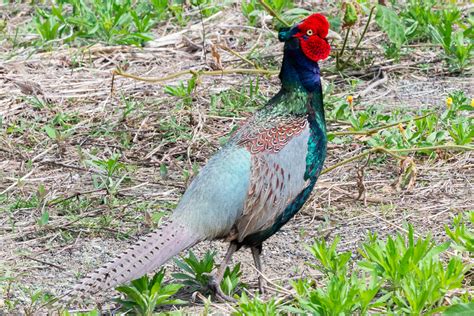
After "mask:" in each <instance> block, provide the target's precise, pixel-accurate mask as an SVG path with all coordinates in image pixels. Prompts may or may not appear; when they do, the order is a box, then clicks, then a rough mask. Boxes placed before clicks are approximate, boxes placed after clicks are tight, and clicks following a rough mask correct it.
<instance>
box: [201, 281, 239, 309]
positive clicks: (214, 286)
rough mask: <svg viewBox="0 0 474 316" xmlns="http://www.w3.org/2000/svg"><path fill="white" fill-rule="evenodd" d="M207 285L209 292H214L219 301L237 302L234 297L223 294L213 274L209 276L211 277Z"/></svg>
mask: <svg viewBox="0 0 474 316" xmlns="http://www.w3.org/2000/svg"><path fill="white" fill-rule="evenodd" d="M208 287H209V289H210V290H211V292H212V293H213V294H214V296H215V297H216V298H217V300H219V301H221V302H232V303H236V302H237V300H236V299H235V298H233V297H231V296H229V295H227V294H225V293H224V292H223V291H222V289H221V286H220V284H219V283H218V282H217V280H216V278H215V277H214V276H211V278H210V279H209V284H208Z"/></svg>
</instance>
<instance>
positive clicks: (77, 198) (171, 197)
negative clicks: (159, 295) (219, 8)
mask: <svg viewBox="0 0 474 316" xmlns="http://www.w3.org/2000/svg"><path fill="white" fill-rule="evenodd" d="M18 19H21V17H18ZM191 24H192V23H191ZM240 25H245V21H244V18H243V17H241V16H240V15H239V14H238V12H236V11H235V10H233V9H231V10H228V11H224V12H220V13H219V14H217V15H215V16H213V17H212V18H210V19H208V20H207V21H206V23H205V29H206V43H205V47H206V49H205V53H204V51H203V49H202V41H201V36H202V26H201V24H200V23H199V22H197V21H196V24H195V26H191V27H189V28H188V29H186V31H184V32H182V33H180V32H179V29H175V28H172V27H169V26H168V28H164V27H163V28H160V29H158V30H155V31H156V35H157V40H155V41H154V42H153V43H151V44H150V45H147V46H146V47H144V48H134V47H124V46H113V47H105V46H101V45H96V46H93V47H89V48H67V47H60V48H56V49H54V50H53V51H51V52H35V51H34V50H31V49H28V48H27V49H24V51H18V52H17V55H15V56H13V57H12V58H9V59H6V58H5V59H3V58H0V118H1V122H0V212H1V217H0V243H1V247H0V275H4V276H6V277H10V278H11V279H12V281H11V291H9V292H8V294H9V295H10V296H9V297H4V298H3V299H0V311H1V310H2V308H5V306H2V303H3V302H2V300H3V301H5V300H6V299H20V300H24V299H25V297H24V295H25V294H24V293H25V291H24V290H22V288H28V287H30V288H33V289H43V290H45V291H48V292H51V293H53V294H55V295H60V294H61V293H63V292H64V291H66V290H68V289H70V288H71V287H72V286H73V285H74V284H75V282H76V280H77V279H78V277H79V276H80V275H83V274H84V273H86V272H88V271H90V270H92V269H93V268H94V267H97V266H99V265H100V264H101V263H103V262H104V261H106V260H108V259H109V258H110V257H112V256H113V255H114V254H116V253H118V252H120V251H121V250H122V249H124V247H126V246H127V245H129V244H130V243H131V242H132V241H133V240H134V239H135V238H137V237H138V236H140V235H143V234H145V233H147V232H149V231H150V230H151V229H153V227H156V226H157V225H159V222H160V221H162V220H165V219H164V218H162V219H161V220H160V221H158V220H153V219H151V218H155V216H159V215H160V214H161V212H162V211H166V212H170V211H172V208H173V205H174V204H176V202H177V201H178V200H179V198H180V196H181V195H182V193H183V192H184V190H185V187H186V185H187V184H188V182H189V181H186V180H185V176H184V175H185V173H186V172H187V171H189V170H192V169H193V165H196V166H202V165H204V164H205V162H206V160H207V159H208V158H209V157H210V155H211V154H212V153H213V152H215V151H216V150H217V149H218V148H219V146H220V145H219V139H220V138H221V137H223V136H225V135H227V133H228V132H229V131H231V129H232V128H233V127H235V126H237V125H238V124H239V122H240V121H241V119H242V117H234V118H232V117H224V116H219V115H214V114H211V113H210V103H211V96H212V95H216V94H217V93H219V92H221V91H225V90H228V89H236V90H238V91H240V89H241V88H242V87H243V86H245V85H248V84H249V81H250V80H251V79H254V78H255V76H248V75H235V74H231V75H224V76H214V77H211V76H201V77H200V79H199V83H198V86H197V89H196V92H195V93H194V94H193V101H192V104H191V105H190V106H188V107H184V108H180V109H176V107H175V105H176V103H177V99H176V98H175V97H172V96H169V95H167V94H165V93H164V91H163V86H164V85H163V84H150V83H143V82H139V81H135V80H132V79H129V78H123V77H115V80H114V82H113V84H114V85H113V90H111V84H112V75H111V74H112V71H113V70H114V69H116V68H117V67H122V68H123V69H126V71H127V72H128V73H132V74H137V75H140V76H153V77H162V76H164V75H167V74H172V73H175V72H177V71H181V70H186V69H209V65H210V64H211V63H212V56H211V54H210V47H211V45H213V44H217V43H218V42H220V43H226V44H227V45H229V46H230V47H231V48H232V49H234V50H235V51H238V52H240V53H242V54H244V53H245V52H247V51H248V50H250V49H251V48H252V47H254V46H256V47H260V48H259V50H260V51H259V55H260V56H267V57H264V58H263V60H264V61H265V62H266V63H267V65H268V67H269V68H272V69H277V65H278V63H279V62H280V60H281V48H282V46H281V44H280V43H278V41H277V40H276V38H275V33H274V32H273V31H272V30H270V29H269V28H267V27H263V28H252V27H248V28H242V27H240ZM163 34H165V35H163ZM378 37H379V36H378V33H377V32H375V30H372V29H369V32H368V35H367V38H368V40H367V41H366V42H367V43H368V45H367V46H368V47H367V48H370V47H376V46H377V45H380V43H379V42H378V39H376V38H378ZM371 38H374V40H373V41H371V40H370V39H371ZM189 42H192V43H193V45H195V46H196V47H197V48H196V47H195V46H193V45H191V44H190V43H189ZM10 49H11V47H8V43H7V42H5V41H4V42H3V46H2V47H0V54H1V55H0V56H7V53H8V52H10ZM219 53H220V54H221V57H222V64H223V66H224V67H225V68H230V67H246V66H247V65H245V63H244V62H242V61H241V60H239V59H238V58H236V57H234V56H232V55H231V54H229V53H228V52H225V51H219ZM204 56H205V57H204ZM436 58H437V56H436V54H434V53H433V52H432V51H431V50H422V49H417V50H416V54H413V55H408V56H404V57H403V58H402V60H401V61H400V62H398V63H395V62H393V61H392V62H391V61H387V60H386V59H385V58H384V57H383V55H381V56H376V58H375V61H374V63H373V66H372V68H371V69H372V70H371V71H368V72H367V75H366V76H362V77H360V76H359V77H358V78H359V79H358V80H359V84H358V85H357V86H356V87H355V88H354V89H353V90H351V88H350V84H349V83H348V82H347V80H346V79H343V78H341V77H340V76H338V75H334V74H328V75H326V76H325V80H326V82H332V83H334V84H335V89H334V92H333V95H334V96H339V97H345V96H346V95H347V94H348V93H349V92H350V93H351V94H353V95H355V96H360V99H359V101H358V106H360V107H366V106H368V105H371V104H373V105H376V106H380V107H384V108H386V109H387V111H388V112H389V111H391V110H392V109H394V108H413V109H418V108H433V109H434V110H438V111H441V109H442V108H443V106H444V100H445V98H446V96H447V93H449V92H450V91H454V90H457V89H461V90H464V91H465V93H466V95H468V96H471V97H472V95H473V94H474V91H473V87H474V85H473V83H474V82H473V80H472V77H471V76H470V75H469V74H465V75H461V76H459V75H455V76H454V75H453V76H452V75H450V74H449V73H447V72H446V71H445V70H444V66H443V62H442V61H436ZM333 62H334V59H332V58H329V59H328V60H327V61H325V62H324V63H323V64H322V68H323V69H324V67H325V66H329V65H330V64H331V63H333ZM421 62H423V63H426V64H428V65H430V70H429V71H426V70H424V69H420V68H419V67H417V65H416V63H421ZM400 65H401V66H400ZM404 65H405V66H404ZM380 72H382V73H383V76H384V78H385V79H384V82H383V83H381V84H377V85H376V86H375V87H374V86H371V85H372V84H373V83H374V82H376V81H378V80H380V76H379V74H380ZM185 78H189V77H180V78H175V79H172V80H169V81H166V82H165V83H164V84H166V85H173V84H177V83H178V82H179V80H183V79H185ZM374 78H375V79H374ZM259 84H260V90H261V91H262V92H263V94H264V95H265V96H267V97H269V96H271V95H272V94H274V93H275V92H276V91H277V90H278V84H279V82H278V78H277V76H270V77H269V76H266V77H262V76H261V77H260V80H259ZM245 91H247V90H245ZM125 99H127V100H129V101H130V102H136V104H135V107H136V109H135V110H134V111H132V113H131V114H130V115H128V116H127V117H126V118H123V113H124V111H125V109H126V102H125V101H124V100H125ZM38 103H39V104H46V103H47V104H50V105H46V106H40V105H38ZM61 113H62V114H65V115H69V116H71V117H73V119H72V120H73V122H74V123H71V125H72V127H71V130H72V133H71V134H70V135H68V136H65V137H64V139H61V140H59V141H53V140H52V139H50V138H49V137H48V136H47V135H46V133H45V132H44V130H43V126H44V125H46V124H49V122H51V121H52V120H53V119H54V118H55V117H57V115H58V114H61ZM249 114H250V113H245V115H249ZM171 118H172V119H174V120H175V121H176V122H178V124H183V125H186V126H187V127H188V130H187V131H185V132H182V134H183V135H184V136H183V135H181V134H180V136H179V137H178V139H177V140H176V142H167V141H163V139H164V137H165V136H166V137H168V136H167V135H168V134H166V131H164V129H163V126H164V124H165V123H166V124H168V123H169V120H171ZM11 126H15V131H13V130H9V129H8V128H9V127H11ZM334 128H336V126H335V125H333V123H331V122H329V129H330V130H331V129H334ZM124 144H126V145H124ZM362 150H363V147H362V146H361V144H360V143H358V142H354V143H352V144H345V145H334V144H331V145H330V146H329V153H328V158H327V161H326V166H331V165H334V164H335V163H337V162H338V161H341V160H342V159H345V158H348V157H351V156H353V155H354V154H356V153H359V152H361V151H362ZM114 152H121V154H122V156H121V160H120V161H122V162H123V163H124V164H126V165H128V166H129V167H130V168H129V170H128V171H127V175H128V178H127V179H126V181H124V182H123V183H122V184H121V185H120V187H119V189H118V193H117V197H116V199H112V200H110V199H109V200H107V199H108V198H107V194H106V192H105V191H104V190H98V189H95V187H94V186H93V177H94V176H97V174H98V173H99V172H100V170H98V169H97V167H94V166H92V165H90V164H88V163H87V160H91V159H93V158H91V157H92V155H93V156H95V157H99V158H104V157H110V155H111V154H112V153H114ZM414 159H415V162H416V165H417V179H416V182H415V185H414V187H413V188H412V189H411V190H402V191H397V190H395V188H394V185H393V184H394V183H395V182H396V181H397V179H398V177H399V166H398V162H397V161H395V160H392V159H388V160H387V161H386V162H385V163H384V164H369V165H368V166H367V167H366V168H365V172H364V175H363V183H364V186H365V189H366V191H365V195H364V196H365V199H364V196H363V197H362V198H361V199H357V197H358V192H359V191H358V190H359V188H360V183H358V180H357V179H358V176H357V170H358V169H359V167H360V166H361V165H363V164H365V161H362V162H361V161H358V162H357V161H356V162H354V163H351V164H348V165H345V166H343V167H340V168H337V169H335V170H333V171H331V172H329V173H327V174H324V175H323V176H321V178H320V179H319V181H318V184H317V187H316V189H315V190H314V193H313V195H312V197H311V199H310V201H309V202H308V203H306V205H305V207H304V209H303V210H302V211H301V212H300V213H299V214H297V215H296V216H295V218H294V219H293V220H291V221H290V222H289V223H288V224H287V225H286V226H285V227H283V229H282V230H281V231H280V232H278V233H277V234H276V235H275V236H273V237H272V238H270V239H269V240H268V241H267V242H266V243H265V245H264V271H265V275H266V276H267V278H268V279H270V280H272V282H273V283H275V284H282V285H287V284H288V280H289V279H292V278H297V277H301V276H304V275H309V274H311V275H314V271H312V270H311V269H310V268H309V267H308V266H307V265H305V262H307V261H310V260H311V257H310V255H309V253H308V252H307V251H306V250H305V249H304V244H305V243H311V241H312V240H313V238H320V237H322V236H324V237H325V238H329V239H332V238H333V237H334V236H336V235H339V236H340V237H341V239H342V240H341V243H340V245H339V246H340V247H339V249H340V250H341V251H344V250H352V251H354V256H357V253H356V252H355V249H356V248H357V246H358V245H360V243H361V242H362V241H363V240H364V238H365V237H366V236H367V232H369V231H371V232H377V233H378V234H379V235H381V236H385V235H387V234H395V233H397V232H403V231H404V228H403V226H404V224H406V223H412V224H413V225H414V227H415V229H416V232H417V233H418V234H419V235H425V234H427V233H428V232H432V234H433V235H434V236H435V237H436V238H437V239H439V240H443V239H445V234H444V225H445V224H449V223H451V222H452V218H453V216H455V215H456V214H458V213H460V212H463V211H466V210H472V209H474V194H473V193H474V192H473V188H474V186H473V180H474V156H473V154H472V152H471V153H470V152H467V153H456V152H450V153H440V155H438V158H437V159H436V160H434V159H427V158H426V157H424V158H422V157H419V156H418V157H414ZM163 163H164V164H166V165H167V166H168V175H167V177H162V176H160V165H161V164H163ZM18 179H21V181H18ZM41 187H43V188H44V190H43V189H41ZM39 191H40V193H38V192H39ZM38 195H41V199H39V200H38V199H37V200H35V197H37V196H38ZM104 200H105V201H104ZM35 201H36V202H35ZM12 205H15V207H13V206H12ZM45 211H47V212H48V214H49V221H48V223H47V224H46V225H43V226H41V225H38V224H37V222H38V218H40V216H41V214H42V213H44V212H45ZM208 249H211V250H217V251H218V254H219V255H218V257H219V260H220V259H221V258H222V257H223V255H224V252H225V244H223V243H221V242H205V243H202V244H200V245H199V246H197V247H196V252H197V253H203V252H205V251H206V250H208ZM236 262H242V266H243V271H244V273H243V281H244V282H246V283H248V284H249V285H250V288H251V289H256V272H255V270H254V268H253V262H252V257H251V255H250V252H249V251H248V250H242V251H240V252H238V253H237V254H236V255H235V256H234V259H233V263H236ZM173 269H175V267H174V266H173V264H169V269H168V270H173ZM270 287H273V286H272V285H270ZM4 293H6V292H5V291H4ZM272 293H274V292H272V290H270V292H269V295H271V294H272ZM109 297H110V296H109ZM21 304H24V303H21ZM216 305H217V307H216V308H217V310H216V311H219V310H220V311H221V312H222V313H226V311H227V312H228V311H229V306H227V305H226V304H216ZM201 306H202V305H201V303H200V301H199V300H198V302H196V305H193V304H190V305H189V306H186V307H185V310H187V311H189V312H196V311H199V310H200V309H201V308H202V307H201ZM5 311H6V309H5ZM0 313H1V312H0Z"/></svg>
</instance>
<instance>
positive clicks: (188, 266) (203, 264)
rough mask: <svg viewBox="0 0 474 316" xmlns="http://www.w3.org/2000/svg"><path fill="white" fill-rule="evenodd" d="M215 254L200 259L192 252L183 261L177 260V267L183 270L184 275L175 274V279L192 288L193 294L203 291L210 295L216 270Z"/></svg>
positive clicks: (205, 255) (208, 254)
mask: <svg viewBox="0 0 474 316" xmlns="http://www.w3.org/2000/svg"><path fill="white" fill-rule="evenodd" d="M215 255H216V253H215V252H209V251H208V252H206V253H205V254H204V257H203V258H202V259H198V258H197V257H196V255H195V254H194V253H193V252H192V251H191V250H190V251H189V254H188V256H187V257H185V258H182V259H181V260H179V259H175V263H176V265H177V266H178V267H179V268H180V269H181V270H183V271H184V272H183V273H174V274H173V277H174V278H175V279H178V280H181V282H182V283H183V284H184V285H186V286H189V287H190V290H191V291H192V292H194V291H202V292H204V293H208V285H209V281H210V278H211V273H212V270H213V269H214V265H215V262H214V257H215Z"/></svg>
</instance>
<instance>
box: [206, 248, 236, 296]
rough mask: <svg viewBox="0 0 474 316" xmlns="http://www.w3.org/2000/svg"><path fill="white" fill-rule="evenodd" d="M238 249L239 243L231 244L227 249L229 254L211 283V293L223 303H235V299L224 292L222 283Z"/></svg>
mask: <svg viewBox="0 0 474 316" xmlns="http://www.w3.org/2000/svg"><path fill="white" fill-rule="evenodd" d="M237 249H238V245H237V243H235V242H231V243H230V245H229V248H228V249H227V253H226V255H225V257H224V260H223V261H222V263H221V265H220V266H219V269H217V272H216V274H214V275H213V276H212V277H211V280H210V281H209V288H210V289H211V291H213V292H214V294H215V295H216V297H217V298H218V299H220V300H222V301H232V302H233V301H235V299H234V298H232V297H230V296H228V295H226V294H225V293H224V292H222V289H221V282H222V278H223V277H224V273H225V269H226V268H227V266H228V265H229V262H230V259H231V258H232V255H233V254H234V252H236V251H237Z"/></svg>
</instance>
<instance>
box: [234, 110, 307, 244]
mask: <svg viewBox="0 0 474 316" xmlns="http://www.w3.org/2000/svg"><path fill="white" fill-rule="evenodd" d="M308 138H309V126H308V123H307V120H306V118H305V117H302V118H297V119H293V120H292V121H291V122H282V123H281V124H278V125H277V126H273V127H271V128H268V129H264V130H261V131H260V132H259V133H258V134H257V135H253V138H252V139H247V140H243V141H241V142H240V144H242V145H243V146H245V147H246V148H247V150H248V151H249V152H250V153H251V154H252V158H251V162H252V165H251V168H252V169H251V177H250V186H249V190H248V194H247V199H246V201H245V205H244V210H243V213H242V216H241V217H240V218H239V219H238V222H237V225H236V228H237V234H238V240H239V241H242V240H243V239H244V238H245V237H246V236H248V235H251V234H253V233H256V232H259V231H262V230H264V229H266V228H268V227H270V226H272V225H273V224H274V222H275V220H276V218H277V217H278V216H279V215H280V214H281V213H282V212H283V211H284V209H285V208H286V206H287V205H288V204H290V203H291V202H292V201H293V199H294V198H295V197H296V196H297V195H298V194H299V193H300V192H301V191H302V190H303V189H304V188H305V187H306V186H307V185H308V183H307V182H306V181H305V179H304V174H305V170H306V154H307V149H308Z"/></svg>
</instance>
